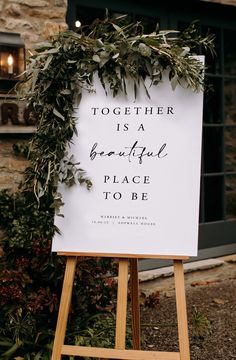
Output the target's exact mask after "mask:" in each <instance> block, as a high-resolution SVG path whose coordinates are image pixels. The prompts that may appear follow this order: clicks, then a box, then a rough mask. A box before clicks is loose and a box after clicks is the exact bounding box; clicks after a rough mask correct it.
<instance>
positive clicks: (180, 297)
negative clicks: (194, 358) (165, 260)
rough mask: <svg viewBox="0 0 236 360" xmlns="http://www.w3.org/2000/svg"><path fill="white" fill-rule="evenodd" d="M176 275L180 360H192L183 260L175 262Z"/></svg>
mask: <svg viewBox="0 0 236 360" xmlns="http://www.w3.org/2000/svg"><path fill="white" fill-rule="evenodd" d="M174 273H175V293H176V307H177V318H178V332H179V350H180V360H190V351H189V338H188V321H187V308H186V298H185V288H184V269H183V262H182V260H174Z"/></svg>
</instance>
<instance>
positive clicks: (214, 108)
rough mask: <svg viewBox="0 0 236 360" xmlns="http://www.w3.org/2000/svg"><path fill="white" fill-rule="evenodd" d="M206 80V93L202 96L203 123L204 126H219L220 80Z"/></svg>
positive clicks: (220, 120) (220, 119) (220, 117)
mask: <svg viewBox="0 0 236 360" xmlns="http://www.w3.org/2000/svg"><path fill="white" fill-rule="evenodd" d="M206 80H207V81H206V84H207V87H208V91H207V92H206V93H205V94H204V110H203V122H204V123H206V124H219V123H221V122H222V116H221V106H222V105H221V98H222V80H221V79H217V78H211V77H209V78H207V79H206Z"/></svg>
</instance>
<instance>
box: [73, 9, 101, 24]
mask: <svg viewBox="0 0 236 360" xmlns="http://www.w3.org/2000/svg"><path fill="white" fill-rule="evenodd" d="M95 19H101V20H103V19H105V9H101V8H89V7H87V6H81V5H80V6H77V7H76V20H79V21H80V22H81V24H82V25H90V24H91V23H92V22H93V21H94V20H95Z"/></svg>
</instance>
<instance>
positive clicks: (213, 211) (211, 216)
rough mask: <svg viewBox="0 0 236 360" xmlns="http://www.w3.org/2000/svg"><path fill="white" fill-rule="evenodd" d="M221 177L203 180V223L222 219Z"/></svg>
mask: <svg viewBox="0 0 236 360" xmlns="http://www.w3.org/2000/svg"><path fill="white" fill-rule="evenodd" d="M223 181H224V178H223V176H212V177H207V178H205V187H204V193H205V199H204V200H205V201H204V211H205V221H206V222H209V221H217V220H222V219H223V214H224V211H223V196H222V192H223V184H224V183H223Z"/></svg>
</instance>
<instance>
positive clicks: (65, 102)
mask: <svg viewBox="0 0 236 360" xmlns="http://www.w3.org/2000/svg"><path fill="white" fill-rule="evenodd" d="M199 47H201V48H205V49H209V50H210V51H211V52H213V36H206V37H203V38H202V37H201V36H199V35H198V33H197V30H196V28H195V26H194V24H192V25H191V26H190V27H189V28H188V29H186V30H185V31H184V32H183V33H179V32H178V31H172V30H171V31H159V32H154V33H152V34H149V35H146V34H144V33H143V27H142V25H141V23H137V24H129V25H125V26H122V27H120V26H118V25H117V24H116V23H115V22H111V21H109V20H105V21H99V20H97V21H95V22H94V23H93V24H92V26H91V27H84V28H82V29H81V30H80V31H79V32H78V33H76V32H73V31H66V32H64V33H60V34H58V35H56V36H55V37H54V38H53V39H52V41H51V42H47V43H41V44H39V45H38V46H37V48H36V54H35V55H34V56H32V58H31V59H30V63H29V66H28V70H27V72H26V83H27V85H28V86H26V87H25V86H24V92H25V95H24V96H25V98H26V100H27V101H28V103H29V108H30V109H31V110H32V111H33V112H34V113H35V114H36V116H37V118H38V129H37V132H36V134H35V136H34V138H33V140H32V142H31V146H30V153H31V161H32V169H31V171H30V172H29V174H28V178H27V185H28V186H33V188H34V193H35V195H36V197H37V199H38V200H39V199H40V197H42V196H43V195H44V194H45V193H46V192H47V191H51V192H52V193H53V197H54V203H53V206H54V207H55V208H56V209H58V208H59V207H60V205H61V198H60V194H58V193H57V185H58V182H65V183H67V184H69V185H72V184H73V183H75V182H79V183H80V184H85V185H86V186H87V187H88V188H90V187H91V186H92V183H91V181H90V180H89V179H87V178H86V176H85V172H84V170H83V169H81V168H80V166H79V164H75V162H74V159H73V156H72V157H69V158H68V154H67V152H66V149H67V146H68V144H69V143H70V141H71V139H72V136H73V134H74V133H75V132H76V119H75V118H74V116H73V114H74V104H75V102H78V101H80V99H81V95H82V90H85V89H87V91H93V89H92V87H91V86H92V83H93V76H94V74H95V73H97V74H98V76H99V79H100V81H101V84H102V85H103V87H104V90H105V91H107V90H108V89H110V90H111V91H112V92H113V95H114V96H116V94H117V93H118V92H120V91H122V92H124V93H126V80H127V78H131V79H132V81H133V84H134V96H136V94H137V91H138V88H139V85H140V84H143V85H144V86H145V84H144V80H145V78H146V77H147V76H149V77H150V78H151V80H152V84H153V85H154V86H155V85H157V84H158V83H159V82H161V81H162V76H163V72H167V73H168V75H169V79H170V82H171V85H172V88H173V89H175V87H176V86H177V85H178V84H179V85H181V86H184V87H189V88H191V89H192V90H193V91H200V90H202V89H203V87H204V79H203V76H204V66H203V64H202V63H201V62H200V61H199V60H198V59H196V58H194V57H193V56H192V55H193V52H194V51H195V50H196V49H197V48H199ZM24 85H25V84H24ZM146 93H147V96H149V94H148V89H146Z"/></svg>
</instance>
